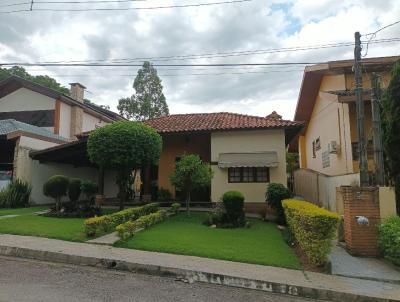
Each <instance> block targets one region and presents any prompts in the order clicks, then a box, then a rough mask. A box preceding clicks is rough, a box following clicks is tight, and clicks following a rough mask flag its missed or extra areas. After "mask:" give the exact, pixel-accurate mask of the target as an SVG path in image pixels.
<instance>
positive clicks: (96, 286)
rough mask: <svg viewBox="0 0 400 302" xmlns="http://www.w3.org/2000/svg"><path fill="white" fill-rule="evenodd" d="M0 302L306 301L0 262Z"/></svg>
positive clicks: (8, 260) (14, 261)
mask: <svg viewBox="0 0 400 302" xmlns="http://www.w3.org/2000/svg"><path fill="white" fill-rule="evenodd" d="M0 301H13V302H18V301H41V302H42V301H43V302H45V301H51V302H55V301H57V302H58V301H81V302H86V301H140V302H150V301H174V302H178V301H184V302H192V301H210V302H219V301H229V302H236V301H238V302H239V301H246V302H253V301H254V302H255V301H257V302H275V301H279V302H289V301H290V302H311V301H312V300H309V299H302V298H296V297H290V296H282V295H275V294H270V293H265V292H260V291H254V290H247V289H236V288H231V287H225V286H218V285H209V284H202V283H194V284H188V283H184V282H182V281H176V280H174V279H171V278H162V277H154V276H147V275H140V274H133V273H129V272H120V271H114V270H105V269H101V268H92V267H82V266H74V265H64V264H55V263H49V262H39V261H35V260H25V259H19V258H8V257H0Z"/></svg>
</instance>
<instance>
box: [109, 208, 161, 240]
mask: <svg viewBox="0 0 400 302" xmlns="http://www.w3.org/2000/svg"><path fill="white" fill-rule="evenodd" d="M166 216H167V212H166V211H165V210H160V211H157V212H155V213H151V214H148V215H145V216H141V217H139V218H138V219H136V220H129V221H127V222H124V223H122V224H120V225H118V226H117V227H116V230H117V232H118V236H119V237H120V238H122V239H123V240H126V239H128V238H129V237H132V236H133V235H134V234H135V233H136V232H137V231H138V230H140V229H146V228H148V227H150V226H152V225H154V224H156V223H158V222H161V221H163V220H164V219H165V217H166Z"/></svg>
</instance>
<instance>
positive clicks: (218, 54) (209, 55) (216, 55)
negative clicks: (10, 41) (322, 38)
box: [36, 38, 400, 64]
mask: <svg viewBox="0 0 400 302" xmlns="http://www.w3.org/2000/svg"><path fill="white" fill-rule="evenodd" d="M390 42H400V38H386V39H380V40H375V41H373V42H372V43H374V44H377V43H390ZM365 43H366V42H365ZM347 46H353V42H338V43H330V44H320V45H309V46H293V47H285V48H272V49H256V50H245V51H233V52H216V53H202V54H188V55H171V56H158V57H136V58H122V59H111V60H108V59H97V60H63V61H42V62H36V63H40V64H42V63H43V64H47V63H51V64H58V63H95V62H107V63H115V64H117V63H133V62H135V61H136V62H137V61H141V62H142V61H184V60H198V59H213V58H226V57H237V56H250V55H262V54H272V53H282V52H296V51H307V50H318V49H326V48H334V47H347Z"/></svg>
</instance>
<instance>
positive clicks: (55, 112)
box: [0, 76, 122, 203]
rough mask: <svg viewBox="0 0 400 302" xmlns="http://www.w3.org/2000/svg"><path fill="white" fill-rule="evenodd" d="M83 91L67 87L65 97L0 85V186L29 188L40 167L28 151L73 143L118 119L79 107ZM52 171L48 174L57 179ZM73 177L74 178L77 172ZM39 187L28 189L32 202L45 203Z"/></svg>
mask: <svg viewBox="0 0 400 302" xmlns="http://www.w3.org/2000/svg"><path fill="white" fill-rule="evenodd" d="M84 89H85V87H84V86H83V85H81V84H79V83H71V91H70V96H66V95H63V94H61V93H59V92H57V91H55V90H52V89H49V88H47V87H43V86H41V85H38V84H35V83H33V82H30V81H27V80H25V79H22V78H19V77H15V76H12V77H9V78H7V79H6V80H4V81H2V82H0V149H1V151H0V185H1V186H2V187H3V186H5V185H6V184H7V183H8V182H9V181H10V180H11V179H12V178H19V179H22V180H25V181H28V182H30V183H32V184H33V183H34V182H36V181H38V179H40V177H41V176H48V175H47V174H46V173H42V172H43V171H41V169H42V168H44V166H43V165H40V166H38V165H37V163H35V162H34V161H32V159H31V157H30V156H29V153H30V152H31V151H37V150H43V149H47V148H51V147H55V146H59V145H63V144H66V143H68V142H72V141H75V140H77V137H76V135H77V134H79V133H81V132H84V131H90V130H94V129H96V128H97V127H101V126H104V125H106V124H107V123H111V122H113V121H115V120H121V119H122V117H120V116H119V115H117V114H116V113H113V112H111V111H109V110H105V109H103V108H101V107H98V106H96V105H93V104H90V103H87V102H84ZM62 172H63V171H62V170H59V169H54V170H53V171H52V172H51V173H52V174H51V175H49V176H52V175H54V174H62ZM78 174H79V173H78ZM41 188H42V187H41V186H34V188H33V192H32V201H33V202H38V203H42V202H45V201H48V200H47V199H46V198H44V197H43V194H42V192H41Z"/></svg>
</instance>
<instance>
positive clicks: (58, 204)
mask: <svg viewBox="0 0 400 302" xmlns="http://www.w3.org/2000/svg"><path fill="white" fill-rule="evenodd" d="M56 212H60V197H57V198H56Z"/></svg>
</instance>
